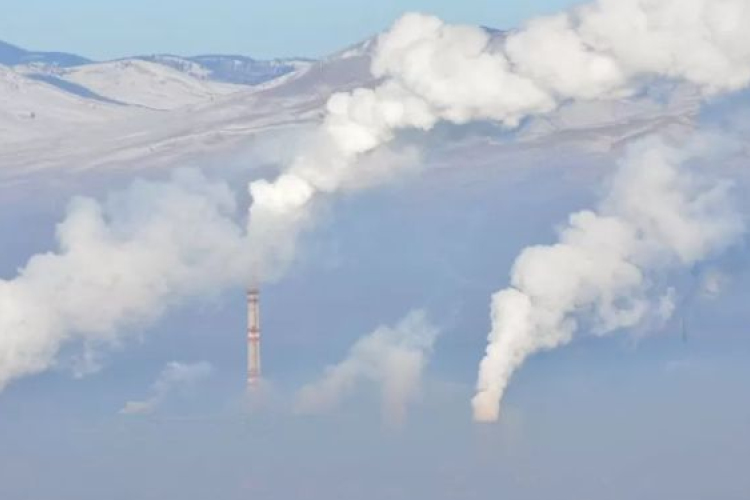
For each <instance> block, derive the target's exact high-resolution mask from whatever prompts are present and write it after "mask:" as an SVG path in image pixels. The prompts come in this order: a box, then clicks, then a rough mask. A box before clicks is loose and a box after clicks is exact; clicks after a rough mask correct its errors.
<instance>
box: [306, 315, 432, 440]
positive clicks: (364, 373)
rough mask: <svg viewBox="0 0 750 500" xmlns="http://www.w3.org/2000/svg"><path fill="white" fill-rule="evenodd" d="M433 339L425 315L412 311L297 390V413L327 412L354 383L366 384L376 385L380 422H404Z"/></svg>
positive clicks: (349, 390) (352, 387)
mask: <svg viewBox="0 0 750 500" xmlns="http://www.w3.org/2000/svg"><path fill="white" fill-rule="evenodd" d="M437 335H438V329H437V328H436V327H434V326H433V325H432V324H431V323H430V322H429V321H428V320H427V316H426V314H425V313H424V311H412V312H411V313H409V314H408V315H407V316H406V317H405V318H404V319H402V320H401V321H400V322H399V323H398V324H397V325H396V326H394V327H387V326H381V327H379V328H377V329H376V330H375V331H373V332H372V333H370V334H369V335H367V336H366V337H363V338H361V339H360V340H358V341H357V342H356V343H355V344H354V346H352V348H351V350H350V351H349V355H348V356H347V358H346V359H345V360H343V361H341V362H340V363H338V364H336V365H333V366H330V367H328V369H327V370H326V374H325V376H323V378H321V379H320V380H318V381H317V382H314V383H312V384H309V385H307V386H305V387H303V388H302V389H301V390H300V392H299V394H298V396H297V408H298V410H299V411H300V412H302V413H321V412H325V411H328V410H331V409H333V408H335V407H336V406H338V405H339V403H340V401H341V400H342V399H343V398H344V397H345V396H346V395H347V394H349V393H351V392H352V391H353V390H354V389H355V387H356V386H357V384H358V383H360V382H362V381H369V382H372V383H375V384H378V385H379V386H380V391H381V398H382V413H383V418H384V420H385V421H386V422H387V423H389V424H391V425H399V424H401V423H403V422H404V420H405V419H406V413H407V409H408V405H409V403H411V402H412V401H413V400H414V398H415V397H417V396H418V395H419V393H420V391H421V380H422V372H423V370H424V368H425V365H426V364H427V362H428V360H429V357H430V354H431V353H432V347H433V344H434V342H435V338H436V337H437Z"/></svg>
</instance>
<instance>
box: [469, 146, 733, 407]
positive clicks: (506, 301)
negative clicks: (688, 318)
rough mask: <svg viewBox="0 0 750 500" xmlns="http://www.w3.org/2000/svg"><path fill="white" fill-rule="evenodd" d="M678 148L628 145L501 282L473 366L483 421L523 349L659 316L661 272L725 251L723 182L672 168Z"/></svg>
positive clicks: (666, 302) (665, 309)
mask: <svg viewBox="0 0 750 500" xmlns="http://www.w3.org/2000/svg"><path fill="white" fill-rule="evenodd" d="M685 160H686V158H685V155H684V154H682V153H680V152H679V151H677V150H676V149H674V148H672V147H669V146H666V145H664V144H663V143H660V142H658V141H647V142H646V143H644V144H640V145H638V146H635V147H634V148H633V149H632V151H630V153H629V155H628V156H627V157H626V158H625V159H624V161H622V163H621V165H620V167H619V171H618V172H617V174H616V175H615V177H614V179H613V181H612V186H611V191H610V192H609V193H608V194H607V196H606V197H605V198H604V199H603V200H602V202H601V203H600V205H599V207H598V208H597V209H596V210H595V211H590V210H586V211H582V212H578V213H575V214H573V215H571V216H570V219H569V221H568V223H567V225H566V226H565V227H563V228H562V229H561V230H560V234H559V240H558V242H557V243H555V244H553V245H547V246H534V247H530V248H527V249H525V250H524V251H523V252H522V253H521V254H520V256H519V257H518V259H517V260H516V262H515V264H514V266H513V270H512V272H511V286H510V287H509V288H507V289H505V290H502V291H500V292H498V293H496V294H495V295H494V296H493V297H492V330H491V332H490V335H489V345H488V347H487V353H486V356H485V358H484V359H483V360H482V363H481V366H480V369H479V380H478V383H477V394H476V396H475V397H474V399H473V401H472V403H473V408H474V417H475V419H477V420H480V421H493V420H496V419H497V418H498V416H499V410H500V401H501V399H502V397H503V394H504V392H505V390H506V387H507V385H508V382H509V380H510V378H511V376H512V375H513V373H514V372H515V371H516V370H517V369H518V368H519V367H520V366H521V364H522V363H523V362H524V360H526V359H527V358H528V357H529V356H530V355H532V354H534V353H536V352H538V351H541V350H546V349H554V348H555V347H558V346H560V345H563V344H567V343H568V342H570V341H571V340H572V339H573V337H574V335H575V334H576V333H578V332H580V331H581V330H584V331H591V332H592V333H594V334H596V335H604V334H608V333H611V332H615V331H617V330H620V329H623V328H628V327H633V326H635V325H638V324H639V323H642V322H643V321H644V320H647V319H648V318H649V317H651V318H655V319H667V318H668V317H669V316H670V315H671V314H672V312H673V311H674V308H675V304H674V298H673V297H674V291H673V290H669V289H666V290H665V289H663V288H662V287H660V286H659V278H660V277H662V276H665V275H667V274H668V273H669V271H670V270H674V269H678V268H684V267H687V268H690V267H691V266H693V265H694V264H695V263H697V262H699V261H701V260H704V259H707V258H709V257H711V256H714V255H716V254H717V253H719V252H721V251H723V250H725V249H726V248H727V247H728V246H729V245H731V244H732V243H733V242H735V241H736V240H737V239H738V238H739V237H740V236H741V234H742V233H743V231H744V221H743V220H742V218H741V217H740V216H738V215H737V213H736V212H735V211H734V209H733V207H732V205H731V203H730V201H729V197H728V189H729V185H728V184H727V183H723V182H714V183H711V182H709V181H708V180H707V179H706V178H704V177H703V176H701V175H700V174H699V173H691V172H689V171H688V170H687V169H686V168H684V167H683V166H682V163H683V162H684V161H685Z"/></svg>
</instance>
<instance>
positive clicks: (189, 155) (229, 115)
mask: <svg viewBox="0 0 750 500" xmlns="http://www.w3.org/2000/svg"><path fill="white" fill-rule="evenodd" d="M371 50H372V41H371V40H368V41H365V42H364V43H362V44H359V45H356V46H354V47H351V48H349V49H346V50H344V51H342V52H339V53H337V54H334V55H332V56H330V57H328V58H326V59H324V60H322V61H319V62H316V63H313V64H310V65H303V67H302V69H300V70H299V71H295V72H292V73H290V74H287V75H284V76H283V77H281V78H278V79H275V80H273V81H271V82H267V83H265V84H263V85H259V86H255V87H251V86H244V85H230V84H222V83H217V82H213V81H208V80H204V79H200V78H196V77H195V76H191V75H190V74H187V73H182V72H180V71H178V70H175V69H172V68H169V67H166V66H164V65H161V64H158V63H153V62H147V61H142V60H124V61H117V62H112V63H101V64H91V65H85V66H80V67H76V68H70V69H63V70H57V71H56V73H55V76H57V77H59V78H63V79H65V80H66V81H69V82H73V83H75V84H78V85H81V86H83V87H85V88H87V89H90V90H91V91H92V92H94V93H96V94H98V95H100V96H104V97H106V98H109V99H112V100H114V101H118V102H120V103H124V104H127V105H119V106H118V105H117V104H113V103H107V102H102V101H96V100H94V99H86V98H83V97H80V96H74V95H72V94H69V93H66V92H64V91H62V90H60V89H57V88H55V87H53V86H51V85H48V84H45V83H42V82H35V81H32V80H30V79H28V78H25V77H23V76H22V75H20V74H18V73H17V72H14V71H13V70H11V69H9V68H4V69H3V70H2V72H1V73H0V132H2V136H0V165H2V166H3V169H2V172H3V173H4V174H5V176H6V177H7V176H18V175H25V174H28V173H29V172H34V171H38V170H41V169H47V168H55V169H63V170H66V169H67V170H70V169H75V170H87V169H118V170H129V171H132V170H134V169H152V168H161V167H165V168H166V167H173V166H176V165H185V164H200V163H201V161H203V160H204V159H216V158H231V157H234V156H236V155H242V154H243V152H244V151H245V150H246V149H247V148H248V145H249V144H251V143H253V141H255V140H256V139H257V138H258V137H261V136H268V135H269V134H271V135H273V134H279V133H293V131H295V130H297V129H300V128H302V127H305V126H309V125H310V124H313V123H316V122H318V121H319V120H320V119H321V117H322V116H323V114H324V107H325V102H326V100H327V99H328V97H329V96H330V95H331V94H332V93H334V92H337V91H342V90H350V89H352V88H355V87H359V86H373V85H375V84H376V83H377V81H376V80H375V79H374V78H373V77H372V76H371V74H370V72H369V66H370V58H371ZM198 76H200V75H198ZM665 95H668V96H671V98H670V99H663V98H662V97H660V96H659V95H658V92H657V93H654V94H649V93H644V94H643V95H636V96H632V97H630V98H627V99H620V100H613V101H593V102H587V103H571V104H567V105H565V106H563V107H562V108H561V109H560V110H558V111H556V112H554V113H551V114H549V115H547V116H542V117H538V118H535V119H532V120H529V121H528V122H527V123H526V124H524V126H523V127H522V128H521V129H520V130H519V131H517V132H515V133H513V134H512V138H510V139H509V138H508V137H506V135H507V132H504V131H502V130H500V129H499V128H498V129H497V130H494V131H490V132H486V131H485V132H484V134H489V136H487V137H486V138H485V139H484V140H483V142H482V143H481V151H482V154H483V155H485V156H486V161H487V162H490V163H491V162H492V161H493V158H495V159H496V158H498V157H499V156H503V155H506V154H507V153H508V151H510V150H518V149H521V148H523V149H525V150H533V149H544V148H552V147H568V146H571V145H572V146H575V147H577V148H583V149H587V150H590V151H595V152H606V151H610V150H612V149H614V148H619V147H622V145H624V144H626V143H628V142H629V141H632V140H633V139H635V138H637V137H640V136H642V135H643V134H646V133H649V132H654V131H660V132H664V133H669V134H682V133H684V132H685V131H687V130H690V129H691V128H692V127H693V124H694V120H695V117H696V116H697V112H698V103H699V101H700V96H699V95H698V93H697V92H696V91H695V90H694V89H691V88H689V87H687V86H682V87H680V88H677V89H669V91H668V92H665ZM31 112H35V113H36V118H34V119H31V118H30V113H31ZM40 139H41V140H44V144H45V146H44V147H43V148H42V147H39V144H40ZM475 148H477V143H476V142H472V141H470V140H469V141H462V140H452V141H450V145H449V146H445V147H443V149H444V150H445V154H446V158H451V157H453V158H456V159H459V158H462V157H465V156H466V155H467V154H468V153H469V152H471V151H474V150H475ZM212 161H215V160H212ZM459 163H460V162H459Z"/></svg>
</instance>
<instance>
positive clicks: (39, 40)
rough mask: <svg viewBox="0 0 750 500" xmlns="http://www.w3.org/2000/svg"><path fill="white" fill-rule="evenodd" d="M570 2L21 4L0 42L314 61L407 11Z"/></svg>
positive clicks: (499, 16) (527, 11)
mask: <svg viewBox="0 0 750 500" xmlns="http://www.w3.org/2000/svg"><path fill="white" fill-rule="evenodd" d="M573 3H576V2H574V1H573V0H538V1H529V2H517V1H510V0H505V1H493V0H464V1H460V2H456V1H454V0H381V1H377V2H374V1H364V0H317V1H314V2H313V1H308V0H275V1H257V0H249V1H248V0H212V1H206V0H160V1H152V0H130V1H122V0H116V1H113V0H110V1H100V0H66V1H64V2H63V1H59V0H24V1H14V2H9V3H7V4H6V5H4V7H3V9H2V16H0V40H4V41H7V42H10V43H15V44H18V45H21V46H24V47H27V48H31V49H35V50H59V51H68V52H74V53H80V54H81V55H85V56H88V57H92V58H95V59H107V58H115V57H121V56H125V55H133V54H143V53H154V52H170V53H178V54H184V55H194V54H198V53H210V52H220V53H240V54H246V55H252V56H256V57H275V56H296V55H302V56H310V57H317V56H320V55H324V54H327V53H330V52H332V51H335V50H337V49H339V48H342V47H343V46H346V45H347V44H351V43H354V42H357V41H359V40H361V39H363V38H365V37H367V36H369V35H370V34H373V33H375V32H378V31H379V30H382V29H383V28H385V27H387V26H388V25H389V24H390V23H391V22H392V21H393V20H394V19H395V18H396V17H398V16H399V15H400V14H401V13H403V12H405V11H408V10H419V11H425V12H431V13H435V14H438V15H440V16H441V17H443V18H445V19H447V20H450V21H453V22H468V23H473V24H484V25H488V26H494V27H502V28H504V27H512V26H515V25H516V24H518V23H519V22H521V20H523V19H525V18H528V17H529V16H532V15H536V14H541V13H548V12H554V11H557V10H559V9H560V8H563V7H565V6H568V5H571V4H573Z"/></svg>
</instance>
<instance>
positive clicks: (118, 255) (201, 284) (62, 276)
mask: <svg viewBox="0 0 750 500" xmlns="http://www.w3.org/2000/svg"><path fill="white" fill-rule="evenodd" d="M236 215H237V207H236V203H235V200H234V196H233V194H232V192H231V191H230V189H229V188H228V186H226V185H225V184H223V183H215V182H211V181H209V180H207V179H205V178H204V177H203V176H202V175H200V174H198V173H196V172H192V171H183V172H179V173H176V174H175V175H174V176H173V178H172V179H171V180H170V181H168V182H163V183H157V182H142V181H139V182H136V183H134V184H133V185H132V186H131V187H130V188H129V189H127V190H125V191H123V192H121V193H117V194H114V195H111V196H110V197H109V198H108V199H107V200H106V201H105V202H103V203H98V202H96V201H94V200H92V199H89V198H78V199H75V200H73V201H72V202H71V203H70V206H69V208H68V213H67V216H66V218H65V219H64V221H63V222H62V223H60V224H59V225H58V226H57V240H58V245H59V248H58V250H57V251H55V252H50V253H44V254H39V255H35V256H33V257H32V258H30V259H29V261H28V262H27V263H26V265H25V266H24V267H23V268H22V269H20V270H19V271H18V275H17V276H16V277H15V278H14V279H11V280H0V389H1V388H2V387H3V386H4V385H6V384H7V383H8V382H9V381H10V380H12V379H14V378H17V377H21V376H25V375H30V374H34V373H38V372H40V371H43V370H46V369H48V368H50V367H51V366H53V365H54V363H55V358H56V355H57V354H58V352H59V351H60V349H61V347H62V346H63V345H64V344H65V343H67V342H72V341H78V342H80V343H83V344H91V345H99V344H117V343H118V342H119V336H118V335H119V333H121V331H122V330H123V329H126V328H127V327H133V326H138V325H141V324H143V323H147V322H149V321H152V320H154V319H156V318H157V317H159V316H160V315H161V314H162V313H163V312H164V310H165V309H166V308H168V307H169V306H170V305H172V304H174V303H176V302H178V301H180V300H183V299H185V298H188V297H190V296H193V295H196V296H197V295H205V294H206V293H207V292H209V291H214V290H217V289H220V288H221V287H224V286H228V285H232V284H236V285H242V284H244V282H245V280H246V279H247V274H248V273H247V269H248V264H247V260H248V258H249V257H248V256H249V255H250V252H249V251H248V246H247V240H246V238H245V234H244V230H243V228H242V226H241V225H238V224H236V223H235V222H234V221H233V217H235V216H236Z"/></svg>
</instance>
